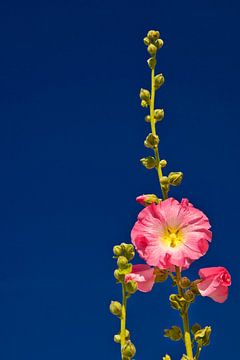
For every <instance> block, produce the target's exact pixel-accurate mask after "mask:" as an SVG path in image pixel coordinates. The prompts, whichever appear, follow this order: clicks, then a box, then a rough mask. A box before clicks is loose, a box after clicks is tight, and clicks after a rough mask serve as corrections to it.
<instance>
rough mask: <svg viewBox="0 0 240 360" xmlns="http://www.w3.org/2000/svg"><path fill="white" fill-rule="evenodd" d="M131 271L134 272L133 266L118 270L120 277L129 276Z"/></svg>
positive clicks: (129, 265) (128, 265)
mask: <svg viewBox="0 0 240 360" xmlns="http://www.w3.org/2000/svg"><path fill="white" fill-rule="evenodd" d="M131 271H132V264H127V265H126V266H125V267H124V268H121V269H120V268H119V269H118V273H119V275H127V274H129V273H130V272H131Z"/></svg>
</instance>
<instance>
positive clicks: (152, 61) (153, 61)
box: [147, 57, 157, 70]
mask: <svg viewBox="0 0 240 360" xmlns="http://www.w3.org/2000/svg"><path fill="white" fill-rule="evenodd" d="M147 63H148V66H149V67H150V69H151V70H152V69H154V68H155V66H156V64H157V59H156V58H155V57H151V58H150V59H148V61H147Z"/></svg>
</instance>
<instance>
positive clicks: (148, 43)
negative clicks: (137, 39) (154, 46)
mask: <svg viewBox="0 0 240 360" xmlns="http://www.w3.org/2000/svg"><path fill="white" fill-rule="evenodd" d="M143 42H144V44H145V45H146V46H148V45H150V40H149V38H148V37H147V36H146V37H145V38H144V39H143Z"/></svg>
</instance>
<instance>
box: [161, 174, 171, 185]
mask: <svg viewBox="0 0 240 360" xmlns="http://www.w3.org/2000/svg"><path fill="white" fill-rule="evenodd" d="M160 183H161V185H169V179H168V177H167V176H162V177H161V179H160Z"/></svg>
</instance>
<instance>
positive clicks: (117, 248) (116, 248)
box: [113, 245, 122, 256]
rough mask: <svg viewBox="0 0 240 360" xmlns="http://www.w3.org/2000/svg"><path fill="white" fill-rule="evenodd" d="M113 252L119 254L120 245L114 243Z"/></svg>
mask: <svg viewBox="0 0 240 360" xmlns="http://www.w3.org/2000/svg"><path fill="white" fill-rule="evenodd" d="M113 254H114V255H115V256H120V255H121V254H122V248H121V246H120V245H116V246H114V247H113Z"/></svg>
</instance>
